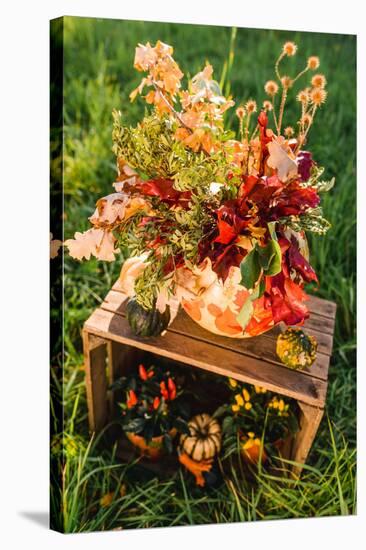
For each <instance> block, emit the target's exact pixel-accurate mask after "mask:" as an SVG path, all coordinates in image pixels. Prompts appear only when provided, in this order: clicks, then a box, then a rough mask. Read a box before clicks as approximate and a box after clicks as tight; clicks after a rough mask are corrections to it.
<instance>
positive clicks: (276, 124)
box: [272, 96, 278, 132]
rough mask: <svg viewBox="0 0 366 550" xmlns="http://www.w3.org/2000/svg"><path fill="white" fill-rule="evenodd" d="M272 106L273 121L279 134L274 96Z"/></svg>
mask: <svg viewBox="0 0 366 550" xmlns="http://www.w3.org/2000/svg"><path fill="white" fill-rule="evenodd" d="M272 105H273V108H272V113H273V121H274V123H275V127H276V131H277V132H278V122H277V116H276V105H275V96H273V99H272Z"/></svg>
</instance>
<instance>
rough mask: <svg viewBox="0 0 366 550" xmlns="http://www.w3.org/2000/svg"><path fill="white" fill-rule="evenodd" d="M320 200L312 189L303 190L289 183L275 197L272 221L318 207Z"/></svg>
mask: <svg viewBox="0 0 366 550" xmlns="http://www.w3.org/2000/svg"><path fill="white" fill-rule="evenodd" d="M319 202H320V198H319V195H318V193H317V192H316V190H315V189H313V188H312V187H308V188H303V187H300V186H299V184H298V183H296V182H295V183H291V184H290V185H288V186H287V187H286V188H285V189H284V190H283V192H282V193H281V194H280V195H279V196H278V197H276V206H275V207H274V208H273V215H274V219H276V218H280V217H282V216H290V215H294V216H296V215H298V214H300V213H301V212H304V211H305V210H307V209H308V208H315V207H317V206H318V205H319Z"/></svg>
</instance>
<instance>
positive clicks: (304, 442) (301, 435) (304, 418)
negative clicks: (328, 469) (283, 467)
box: [292, 402, 324, 477]
mask: <svg viewBox="0 0 366 550" xmlns="http://www.w3.org/2000/svg"><path fill="white" fill-rule="evenodd" d="M299 405H300V409H301V414H300V430H299V431H298V432H297V434H296V436H295V441H294V445H293V449H292V453H293V455H292V460H294V461H295V462H298V463H299V464H304V463H305V462H306V459H307V457H308V454H309V452H310V449H311V446H312V444H313V441H314V439H315V436H316V433H317V431H318V428H319V424H320V422H321V419H322V417H323V414H324V409H323V408H318V407H312V406H311V405H309V404H306V403H301V402H299ZM301 470H302V468H301V466H294V468H293V473H294V475H295V476H296V477H299V475H300V473H301Z"/></svg>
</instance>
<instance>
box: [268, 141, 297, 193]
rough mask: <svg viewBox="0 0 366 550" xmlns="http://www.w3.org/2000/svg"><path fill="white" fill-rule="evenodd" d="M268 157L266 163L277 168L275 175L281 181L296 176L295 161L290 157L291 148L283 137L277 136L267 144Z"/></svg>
mask: <svg viewBox="0 0 366 550" xmlns="http://www.w3.org/2000/svg"><path fill="white" fill-rule="evenodd" d="M267 148H268V151H269V157H268V159H267V165H268V166H269V167H270V168H273V169H274V170H277V175H278V177H279V179H280V180H281V181H282V182H284V183H285V182H286V181H287V180H288V179H290V178H293V177H296V176H297V163H296V161H295V160H294V159H293V158H291V156H290V154H291V149H290V148H289V147H288V145H287V143H286V140H285V138H284V137H282V136H279V137H278V138H276V139H274V140H273V141H271V142H270V143H268V145H267Z"/></svg>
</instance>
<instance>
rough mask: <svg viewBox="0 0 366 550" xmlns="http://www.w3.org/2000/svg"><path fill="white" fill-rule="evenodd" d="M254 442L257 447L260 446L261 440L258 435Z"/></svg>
mask: <svg viewBox="0 0 366 550" xmlns="http://www.w3.org/2000/svg"><path fill="white" fill-rule="evenodd" d="M254 443H255V444H256V445H258V447H260V446H261V440H260V439H259V437H256V438H255V440H254Z"/></svg>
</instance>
